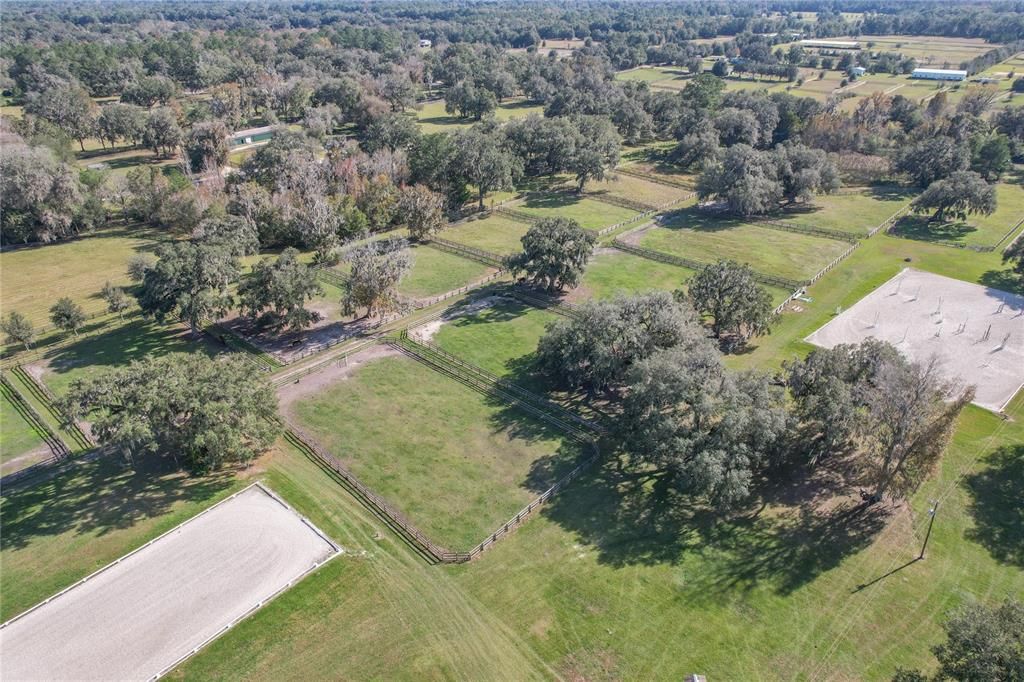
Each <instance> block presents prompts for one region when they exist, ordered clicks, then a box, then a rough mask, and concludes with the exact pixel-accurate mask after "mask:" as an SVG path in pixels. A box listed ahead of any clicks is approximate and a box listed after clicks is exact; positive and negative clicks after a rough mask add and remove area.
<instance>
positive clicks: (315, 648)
mask: <svg viewBox="0 0 1024 682" xmlns="http://www.w3.org/2000/svg"><path fill="white" fill-rule="evenodd" d="M1022 408H1024V404H1022V403H1021V401H1020V400H1018V401H1017V403H1016V404H1015V406H1014V408H1013V409H1012V415H1013V416H1014V419H1012V420H1011V421H1008V422H1006V421H1003V420H1001V419H999V418H998V417H996V416H994V415H991V414H990V413H987V412H985V411H983V410H980V409H979V408H974V407H968V408H967V410H966V412H965V415H964V418H963V420H962V422H961V425H960V428H959V430H958V433H957V436H956V438H955V439H954V442H953V446H952V447H951V448H950V450H949V451H948V452H947V454H946V455H945V457H944V459H943V462H942V465H941V467H940V470H939V472H938V473H937V475H936V477H935V478H934V479H933V480H931V481H929V482H928V483H927V484H926V485H925V486H924V487H923V488H922V489H921V490H920V491H919V492H918V493H917V494H916V495H914V496H913V498H912V499H911V500H910V501H909V502H908V503H906V504H904V505H903V506H902V507H901V508H900V509H899V510H897V512H896V517H895V518H894V519H892V520H891V521H890V522H889V524H888V526H886V527H885V528H884V529H877V528H876V527H874V526H871V525H870V524H868V523H866V522H864V526H866V527H867V529H868V530H865V528H864V527H862V525H861V524H859V523H856V522H849V523H843V522H841V521H838V520H831V519H830V518H829V517H827V516H826V517H824V518H818V519H815V518H814V517H813V516H812V517H801V514H800V512H799V511H798V509H797V508H795V507H786V506H779V505H772V506H769V507H768V508H767V509H765V510H762V512H761V513H760V514H753V513H751V514H749V515H748V514H738V515H737V516H736V517H734V518H733V519H732V520H718V521H715V520H714V519H712V518H709V517H708V516H706V515H703V514H701V513H700V512H699V510H694V509H693V508H692V507H691V506H690V505H687V504H686V503H685V502H683V501H679V502H678V504H675V503H674V502H676V501H669V502H668V503H667V504H666V505H665V506H664V507H662V508H660V509H657V510H655V509H653V508H652V506H651V501H650V499H649V498H647V497H645V496H646V495H649V489H647V488H645V486H644V484H643V483H642V482H639V481H637V480H635V479H633V478H631V477H629V476H627V475H624V474H622V473H621V472H619V473H617V472H616V470H615V466H614V463H613V462H609V464H607V465H606V466H603V467H599V468H597V469H595V470H592V471H591V472H589V473H587V474H585V475H584V476H583V477H582V478H580V479H578V480H577V481H575V482H574V483H573V484H572V485H570V486H569V487H568V488H567V489H566V490H565V491H563V492H562V493H561V494H560V495H559V496H557V497H556V498H555V499H554V500H553V501H552V503H551V504H550V505H548V506H546V507H545V508H544V511H543V512H542V513H541V514H539V515H538V516H536V517H534V518H533V519H531V520H530V521H528V522H527V523H526V524H525V525H524V526H523V527H522V528H520V529H519V530H517V531H516V533H514V534H512V535H511V536H510V537H508V538H507V539H505V540H502V541H501V542H500V543H498V544H497V545H496V546H495V547H494V549H492V550H490V551H488V552H487V553H486V554H484V556H483V557H482V558H481V559H480V560H479V561H476V562H473V563H470V564H466V565H461V566H450V567H436V566H434V567H431V566H427V565H426V564H424V563H423V562H422V561H420V560H418V559H416V558H415V557H413V556H412V554H411V552H410V551H409V550H408V549H407V548H405V547H404V546H403V545H402V544H401V543H400V542H399V541H398V540H397V539H396V538H395V537H394V536H393V535H391V534H390V533H388V532H386V531H383V533H382V525H381V524H380V522H379V521H376V520H375V519H373V518H372V517H370V516H369V515H368V513H367V512H366V511H365V510H364V509H363V508H362V507H360V506H359V505H358V504H357V503H356V502H355V501H354V500H353V498H351V496H349V495H348V494H347V493H346V492H345V491H344V489H343V488H341V486H339V485H338V484H337V483H336V482H335V481H334V480H333V479H331V478H330V477H329V476H328V475H326V474H325V473H324V472H323V471H322V470H321V469H319V468H318V467H316V466H315V465H314V464H313V463H311V462H309V461H308V460H306V459H305V458H303V457H301V456H300V455H297V454H295V453H293V452H291V451H289V450H282V451H280V452H276V453H275V454H274V455H273V457H272V458H271V459H270V460H269V461H267V463H266V464H265V465H264V466H265V467H266V469H267V471H266V474H265V477H266V480H267V482H268V483H269V484H270V485H271V486H272V487H273V489H274V490H275V491H277V492H279V493H280V494H282V495H283V497H284V498H285V499H286V500H287V501H288V502H289V503H290V504H292V505H293V506H295V507H296V509H298V510H299V511H300V512H301V513H303V514H305V515H307V516H308V517H309V518H310V519H311V520H312V521H313V522H314V523H316V524H317V525H318V526H319V527H320V528H322V529H323V530H324V531H325V532H326V533H327V534H328V535H330V536H331V537H332V538H334V539H335V540H336V541H338V542H340V543H341V544H342V545H343V546H344V547H345V548H346V550H347V551H346V553H345V555H343V556H342V557H341V558H339V559H338V560H335V561H332V562H329V563H328V564H327V565H325V566H324V567H323V568H322V569H320V570H319V571H317V572H316V573H314V574H313V575H312V576H310V577H309V578H307V579H306V580H304V581H302V582H301V583H299V584H298V585H296V586H294V587H293V588H291V589H290V590H289V591H287V592H285V593H284V594H282V595H281V596H280V597H278V598H277V599H275V600H274V601H272V602H270V603H269V604H268V605H266V606H265V607H264V608H263V609H261V610H260V611H258V612H257V613H255V614H254V615H253V616H251V617H250V618H248V619H246V620H245V621H243V622H242V623H240V624H239V625H238V626H237V627H235V628H232V629H231V630H230V631H229V632H227V633H226V634H225V635H224V636H223V637H221V638H219V639H218V640H216V641H214V642H213V643H211V644H210V645H209V646H208V647H207V648H205V649H203V650H202V651H200V652H199V654H198V655H197V656H195V657H194V658H192V659H190V660H189V661H188V662H186V663H185V664H184V665H183V666H182V667H181V668H180V669H179V670H177V671H175V672H174V673H173V674H172V676H173V677H177V678H179V679H214V678H223V677H242V676H244V677H247V678H259V679H282V678H291V679H299V678H301V679H318V678H322V677H329V676H331V674H333V673H336V672H337V671H338V670H359V671H360V675H361V676H365V677H389V678H402V679H407V678H416V679H444V678H449V677H460V676H466V677H470V678H473V679H492V678H495V677H501V678H514V679H550V678H552V677H562V678H572V679H680V678H682V677H684V676H685V675H687V674H689V673H691V672H692V671H694V670H700V671H702V673H703V674H706V675H708V676H709V678H711V677H714V678H715V679H729V680H733V679H736V680H741V679H766V678H767V679H775V678H783V679H790V678H796V679H820V678H829V679H831V678H835V679H857V680H879V681H881V680H888V679H890V678H891V676H892V674H893V672H894V670H895V668H896V667H897V666H903V667H924V668H930V667H931V666H932V665H934V664H933V660H934V659H933V658H932V655H931V653H930V651H929V647H930V646H932V645H934V644H937V643H938V642H939V641H941V638H942V632H941V629H940V623H941V621H942V619H943V616H944V614H945V613H946V612H947V611H949V610H950V609H952V608H955V607H956V606H958V605H960V604H962V603H964V602H967V601H970V600H975V599H978V600H983V601H986V602H989V603H992V602H996V601H998V600H1001V599H1003V598H1005V597H1007V596H1011V595H1017V594H1020V593H1021V592H1022V591H1024V571H1022V570H1021V568H1020V565H1019V564H1017V563H1014V561H1013V560H1012V559H1008V558H1005V550H1006V549H1007V548H1012V547H1014V546H1015V545H1014V543H1019V542H1020V528H1019V527H1017V528H1016V530H1015V531H1014V526H1013V523H1014V517H1013V516H1012V514H1004V515H1003V516H1000V515H999V513H998V509H999V508H1001V507H1002V508H1003V509H1010V508H1012V507H1006V506H1004V505H1013V504H1015V503H1016V500H1015V497H1014V496H1015V495H1016V496H1017V497H1019V496H1020V495H1021V494H1024V489H1022V488H1021V484H1020V481H1021V480H1024V478H1022V477H1021V476H1020V473H1021V472H1020V470H1019V464H1017V465H1014V463H1013V459H1012V453H1013V451H1012V450H1006V449H1001V448H1008V447H1012V446H1013V445H1014V444H1017V445H1018V446H1019V443H1020V442H1021V440H1022V439H1024V431H1022V429H1021V424H1022V423H1024V422H1022V420H1021V418H1022V417H1024V409H1022ZM1018 449H1019V448H1018ZM1008 452H1009V453H1010V454H1009V455H1008V454H1007V453H1008ZM1019 457H1020V455H1018V458H1019ZM1018 462H1019V459H1018ZM1014 466H1017V467H1018V468H1017V469H1014ZM1015 474H1016V477H1014V475H1015ZM961 475H962V477H961ZM935 497H940V498H941V499H942V507H941V510H940V514H941V515H942V516H941V517H939V519H938V522H937V523H936V525H935V529H934V532H933V534H932V538H931V541H930V544H929V550H928V558H927V560H926V561H923V562H918V563H913V564H910V565H908V566H903V564H906V563H907V562H908V561H909V560H910V559H912V558H913V557H914V556H916V555H917V552H918V551H919V549H920V545H921V541H922V539H923V536H924V531H925V527H926V520H927V513H926V512H927V508H928V500H929V498H935ZM985 502H987V503H985ZM982 503H984V504H982ZM1000 530H1003V531H1004V532H1006V533H1007V535H1004V536H1002V537H1004V538H1005V541H1004V542H1003V545H1002V546H1000V543H999V541H998V540H997V538H999V537H1000V534H999V531H1000ZM869 531H870V532H869ZM1014 533H1015V534H1014ZM1016 546H1017V547H1019V544H1017V545H1016ZM1000 557H1004V558H1000ZM901 566H903V568H902V570H899V571H897V572H896V573H893V574H892V575H889V576H888V577H886V574H888V573H889V572H890V571H892V570H893V569H898V568H900V567H901ZM876 579H877V580H876ZM868 583H871V584H870V585H868V586H866V587H863V588H861V586H862V585H867V584H868ZM524 595H529V598H524ZM440 614H443V617H442V616H441V615H440ZM908 623H912V624H913V626H912V627H908V625H907V624H908ZM296 651H301V652H302V655H300V656H297V655H295V652H296ZM667 651H671V652H672V653H671V655H669V654H667V653H666V652H667ZM496 671H500V673H496Z"/></svg>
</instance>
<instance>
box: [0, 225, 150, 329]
mask: <svg viewBox="0 0 1024 682" xmlns="http://www.w3.org/2000/svg"><path fill="white" fill-rule="evenodd" d="M165 238H166V235H165V234H163V233H160V232H157V231H156V230H152V229H148V228H143V227H130V228H126V227H115V228H109V229H105V230H99V231H97V232H95V233H93V234H91V235H88V236H85V237H81V238H80V239H73V240H70V241H67V242H57V243H53V244H45V245H42V246H29V247H23V248H19V249H13V250H4V251H3V252H2V253H0V287H2V288H3V292H4V309H5V310H6V311H11V310H17V311H18V312H20V313H22V314H24V315H26V316H27V317H28V318H29V319H30V320H31V321H32V323H33V324H34V325H37V326H47V325H49V309H50V306H51V305H53V303H54V301H56V300H57V299H58V298H60V297H61V296H69V297H70V298H71V299H72V300H74V301H75V302H77V303H79V304H81V306H82V308H84V309H85V312H86V313H87V314H88V313H94V312H101V311H103V310H106V304H105V303H104V302H103V300H102V299H101V298H100V296H99V294H100V290H101V289H102V288H103V285H104V284H105V283H106V282H108V281H109V282H112V283H113V284H115V285H119V286H126V285H128V284H130V280H129V279H128V273H127V264H128V259H129V258H130V257H131V256H132V255H134V254H136V253H149V252H151V251H152V250H153V249H154V248H155V247H156V244H157V242H158V241H159V240H161V239H165Z"/></svg>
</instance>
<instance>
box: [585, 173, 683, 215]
mask: <svg viewBox="0 0 1024 682" xmlns="http://www.w3.org/2000/svg"><path fill="white" fill-rule="evenodd" d="M634 170H638V171H639V170H640V169H634ZM584 193H585V194H587V195H589V196H594V197H597V196H600V195H605V194H607V195H610V196H612V197H618V198H620V199H626V200H628V201H636V202H640V203H641V204H644V205H646V206H649V207H651V208H658V207H660V206H664V205H665V204H667V203H669V202H671V201H677V200H679V199H682V198H683V197H684V196H686V195H687V194H689V193H690V190H688V189H685V188H682V187H668V186H666V185H663V184H658V183H656V182H650V181H648V180H643V179H641V178H638V177H634V176H632V175H627V174H625V173H617V174H615V176H614V177H613V178H610V179H607V180H603V181H591V182H590V183H589V184H588V185H587V187H586V189H585V190H584Z"/></svg>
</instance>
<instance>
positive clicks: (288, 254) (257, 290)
mask: <svg viewBox="0 0 1024 682" xmlns="http://www.w3.org/2000/svg"><path fill="white" fill-rule="evenodd" d="M298 256H299V252H298V251H296V250H295V249H291V248H289V249H285V250H284V252H282V253H281V255H280V256H278V257H277V258H276V259H274V260H271V259H269V258H264V259H263V260H261V261H260V262H259V263H256V265H254V266H253V268H252V274H251V275H249V277H247V278H245V279H244V280H242V283H241V284H240V285H239V287H238V296H239V298H240V307H241V309H242V311H243V312H244V313H247V314H248V315H250V316H251V317H253V318H257V317H261V316H262V319H261V320H260V321H261V322H262V323H263V324H270V325H273V326H277V327H281V328H284V329H290V330H293V331H301V330H303V329H305V328H306V327H308V326H309V325H311V324H312V323H313V322H314V318H315V313H313V312H312V311H309V310H306V308H305V307H304V306H305V303H306V301H307V300H312V299H313V298H314V297H315V296H317V295H319V294H322V293H323V289H322V288H321V287H320V284H319V282H318V281H317V275H316V270H314V269H313V268H311V267H309V266H308V265H306V264H305V263H301V262H299V259H298Z"/></svg>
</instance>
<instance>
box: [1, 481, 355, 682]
mask: <svg viewBox="0 0 1024 682" xmlns="http://www.w3.org/2000/svg"><path fill="white" fill-rule="evenodd" d="M337 552H338V548H337V547H336V546H335V545H334V544H333V543H332V542H331V541H330V540H328V539H327V538H326V537H324V536H323V535H321V534H320V533H319V532H317V531H316V530H315V529H314V528H312V527H310V526H309V525H308V524H307V523H306V522H305V521H304V520H303V519H302V518H301V517H300V516H298V515H297V514H295V513H294V512H293V511H292V510H291V509H289V508H287V507H286V506H285V505H283V504H282V503H281V502H280V501H279V500H277V499H275V498H274V497H272V496H271V495H270V494H268V493H267V492H266V491H264V490H263V489H262V488H261V487H259V486H252V487H249V488H247V489H246V490H245V491H243V492H241V493H238V494H237V495H235V496H233V497H231V498H230V499H228V500H225V501H224V502H222V503H220V504H218V505H216V506H215V507H213V508H212V509H210V510H209V511H208V512H206V513H204V514H201V515H199V516H197V517H195V518H193V519H190V520H189V521H187V522H186V523H185V524H183V525H181V526H179V527H177V528H175V529H174V530H173V531H172V532H171V533H169V534H168V535H164V536H163V537H161V538H160V539H158V540H157V541H156V542H154V543H153V544H151V545H148V546H146V547H145V548H143V549H141V550H140V551H138V552H135V553H132V554H130V555H129V556H127V557H125V558H124V559H123V560H119V561H118V562H117V563H115V564H111V565H109V566H107V567H105V568H104V569H103V570H102V571H101V572H99V573H97V574H96V575H94V576H91V577H90V578H89V580H88V581H87V582H83V583H78V584H75V585H74V586H73V587H72V588H71V589H69V590H67V591H66V592H62V593H61V594H59V595H58V596H56V597H55V598H54V599H52V600H50V601H47V602H46V603H45V604H41V605H40V606H39V607H37V608H35V609H33V610H32V611H30V612H28V613H26V614H24V615H22V616H21V617H19V618H17V619H16V620H14V621H12V622H8V623H7V624H6V626H5V627H4V628H3V629H2V630H0V648H2V649H3V651H4V674H5V675H7V676H9V677H11V678H15V679H34V678H40V679H50V680H56V679H97V678H104V677H111V678H116V679H151V678H152V677H153V676H155V675H158V674H159V673H160V672H161V671H163V670H166V669H168V668H170V667H172V666H173V665H175V664H176V663H177V662H178V661H179V660H181V659H182V658H183V657H186V656H188V655H190V654H191V653H192V652H194V651H195V649H196V648H197V647H201V646H203V645H204V644H205V643H206V642H207V640H209V639H210V638H212V637H215V636H216V635H218V634H220V633H222V632H223V631H224V628H225V626H227V625H229V624H231V623H233V622H235V621H237V620H238V619H239V618H242V617H244V616H245V615H247V614H248V613H249V612H250V611H251V610H252V609H253V608H254V607H258V606H259V605H261V604H262V603H263V602H264V601H265V600H268V599H270V598H271V597H273V596H274V595H275V594H276V593H277V592H278V591H279V590H282V589H285V588H287V587H288V586H290V585H291V584H292V583H293V582H294V581H297V580H298V579H300V578H301V577H303V576H304V575H305V574H306V573H308V572H309V571H311V570H313V569H314V568H316V567H317V566H319V565H320V564H321V563H323V562H324V561H326V560H328V559H330V558H331V557H332V556H334V555H336V554H337ZM129 641H130V642H131V644H130V645H129V646H126V642H129Z"/></svg>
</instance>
